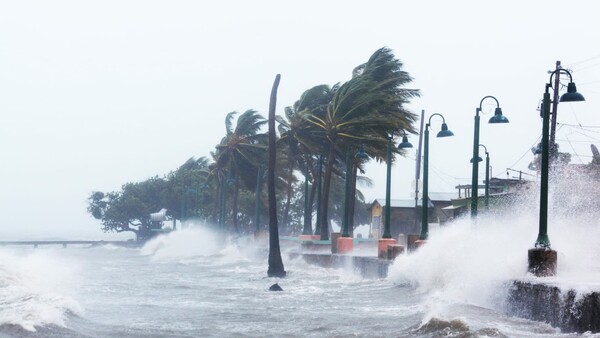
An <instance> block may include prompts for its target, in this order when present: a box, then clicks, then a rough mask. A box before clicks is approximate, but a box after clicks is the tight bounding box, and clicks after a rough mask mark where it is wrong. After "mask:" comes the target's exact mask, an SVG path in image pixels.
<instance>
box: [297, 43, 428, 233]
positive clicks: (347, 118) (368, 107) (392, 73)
mask: <svg viewBox="0 0 600 338" xmlns="http://www.w3.org/2000/svg"><path fill="white" fill-rule="evenodd" d="M411 81H412V78H411V77H410V76H409V75H408V73H406V72H405V71H403V70H402V63H401V62H400V61H399V60H397V59H395V58H394V55H393V54H392V52H391V50H390V49H388V48H381V49H379V50H377V51H376V52H375V53H374V54H373V55H372V56H371V58H370V59H369V60H368V61H367V63H365V64H363V65H360V66H358V67H356V68H355V70H354V72H353V77H352V79H350V80H349V81H348V82H346V83H344V84H343V85H341V86H340V88H339V90H337V91H336V92H335V94H334V96H333V98H332V100H331V102H330V103H329V104H328V105H327V109H326V111H325V112H324V114H323V112H322V111H312V112H311V111H306V112H305V113H304V114H305V118H306V119H307V121H308V122H310V123H311V124H312V125H313V130H314V136H315V137H314V139H315V141H316V142H318V143H320V144H323V145H325V153H326V161H325V173H324V177H323V192H322V196H323V197H322V205H321V224H327V220H328V203H329V199H328V197H329V192H330V187H331V178H332V173H333V168H334V164H335V163H336V162H343V161H344V160H343V158H344V157H343V155H342V154H345V152H346V150H347V148H348V147H352V148H354V149H358V148H359V147H361V146H362V147H364V149H365V151H367V153H369V155H371V157H375V158H378V157H380V156H382V155H381V154H382V152H384V151H385V150H384V149H385V148H386V146H387V139H388V137H389V135H393V133H394V132H396V131H398V130H404V131H408V132H414V129H413V126H412V125H413V123H414V121H415V120H416V115H415V114H413V113H410V112H409V111H408V110H406V109H405V108H404V106H405V105H406V104H407V103H408V102H409V100H410V98H413V97H417V96H419V91H418V90H415V89H406V88H401V86H404V85H406V84H408V83H410V82H411ZM328 238H329V233H328V229H327V228H326V227H324V226H323V227H321V239H328Z"/></svg>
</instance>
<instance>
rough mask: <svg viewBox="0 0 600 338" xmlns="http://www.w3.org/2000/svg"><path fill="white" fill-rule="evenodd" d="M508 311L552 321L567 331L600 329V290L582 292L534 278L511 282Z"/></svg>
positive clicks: (522, 316)
mask: <svg viewBox="0 0 600 338" xmlns="http://www.w3.org/2000/svg"><path fill="white" fill-rule="evenodd" d="M506 310H507V313H508V314H509V315H512V316H517V317H521V318H526V319H530V320H536V321H541V322H546V323H549V324H550V325H552V326H554V327H558V328H560V329H561V330H562V331H563V332H578V333H583V332H587V331H590V332H593V333H596V332H600V292H598V291H588V292H581V291H579V292H578V291H576V290H574V289H570V288H569V289H561V288H560V287H559V286H556V285H551V284H545V283H540V282H532V281H520V280H515V281H513V282H512V283H511V284H510V285H509V295H508V302H507V309H506Z"/></svg>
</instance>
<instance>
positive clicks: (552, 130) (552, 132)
mask: <svg viewBox="0 0 600 338" xmlns="http://www.w3.org/2000/svg"><path fill="white" fill-rule="evenodd" d="M561 68H562V67H561V66H560V61H556V70H555V71H554V74H555V78H554V87H553V90H554V93H553V96H554V98H553V100H552V114H551V116H550V117H551V122H550V142H549V145H548V146H549V148H548V149H549V152H550V157H549V163H550V162H553V161H554V159H555V158H556V156H557V155H558V152H557V149H556V141H555V135H556V118H557V113H558V101H559V97H558V86H559V85H560V71H559V69H561Z"/></svg>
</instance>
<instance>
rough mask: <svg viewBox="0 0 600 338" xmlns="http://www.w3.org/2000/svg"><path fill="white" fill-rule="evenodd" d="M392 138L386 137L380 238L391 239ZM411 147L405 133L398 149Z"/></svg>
mask: <svg viewBox="0 0 600 338" xmlns="http://www.w3.org/2000/svg"><path fill="white" fill-rule="evenodd" d="M392 137H393V135H390V136H389V137H388V142H387V159H386V162H387V163H386V165H387V176H386V181H385V182H386V184H385V219H384V223H383V225H384V226H383V236H381V238H392V232H391V226H390V218H391V216H390V210H391V209H392V208H391V207H390V203H391V201H390V195H391V185H392ZM412 147H413V145H412V144H411V143H410V142H408V137H407V136H406V133H404V136H403V137H402V142H401V143H400V144H399V145H398V149H407V148H412Z"/></svg>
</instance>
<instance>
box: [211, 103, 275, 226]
mask: <svg viewBox="0 0 600 338" xmlns="http://www.w3.org/2000/svg"><path fill="white" fill-rule="evenodd" d="M237 114H238V113H237V112H231V113H229V114H227V117H226V118H225V129H226V132H227V135H226V136H225V137H223V139H222V140H221V142H220V143H219V144H218V145H217V147H216V152H215V153H214V155H213V157H214V159H215V166H214V167H215V174H217V175H218V176H217V177H218V178H217V181H218V182H221V183H222V182H223V180H226V179H230V180H232V182H233V185H234V190H233V201H232V215H233V230H234V231H235V232H236V233H239V226H238V218H237V214H238V212H237V209H238V196H239V189H240V182H242V183H244V185H245V186H246V188H248V189H249V190H252V187H253V186H255V185H256V183H255V182H256V171H257V169H258V167H259V164H260V163H261V162H262V161H264V158H265V154H266V141H267V135H266V134H264V133H259V131H260V129H261V127H262V126H263V125H264V124H265V123H267V121H266V120H265V119H264V117H262V116H261V115H260V114H258V112H256V111H255V110H252V109H249V110H246V111H245V112H244V113H242V114H241V115H240V116H239V117H238V119H237V123H236V126H235V128H233V117H234V116H235V115H237ZM226 173H228V175H229V177H226V176H225V175H226ZM221 190H223V189H221ZM222 193H223V192H221V194H222Z"/></svg>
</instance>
